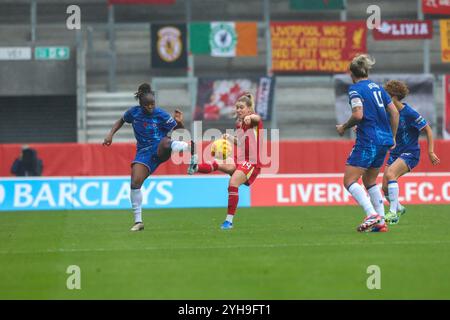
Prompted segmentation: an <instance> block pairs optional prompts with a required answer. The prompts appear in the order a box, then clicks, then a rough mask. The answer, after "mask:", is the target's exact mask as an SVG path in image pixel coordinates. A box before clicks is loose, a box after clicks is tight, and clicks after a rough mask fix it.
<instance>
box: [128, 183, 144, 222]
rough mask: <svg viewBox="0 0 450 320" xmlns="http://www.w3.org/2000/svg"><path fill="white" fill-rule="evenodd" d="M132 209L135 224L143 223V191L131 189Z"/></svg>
mask: <svg viewBox="0 0 450 320" xmlns="http://www.w3.org/2000/svg"><path fill="white" fill-rule="evenodd" d="M130 200H131V208H132V209H133V213H134V222H135V223H136V222H142V193H141V189H131V192H130Z"/></svg>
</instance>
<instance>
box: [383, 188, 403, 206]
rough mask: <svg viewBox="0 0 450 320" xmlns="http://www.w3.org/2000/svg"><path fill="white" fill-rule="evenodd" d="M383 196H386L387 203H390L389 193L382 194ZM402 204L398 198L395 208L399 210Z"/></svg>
mask: <svg viewBox="0 0 450 320" xmlns="http://www.w3.org/2000/svg"><path fill="white" fill-rule="evenodd" d="M399 194H400V188H399ZM384 196H385V197H386V200H387V201H388V202H389V203H391V199H389V195H388V194H385V195H384ZM397 200H398V198H397ZM403 208H404V207H403V205H402V204H401V203H400V200H398V202H397V210H398V211H401V210H403Z"/></svg>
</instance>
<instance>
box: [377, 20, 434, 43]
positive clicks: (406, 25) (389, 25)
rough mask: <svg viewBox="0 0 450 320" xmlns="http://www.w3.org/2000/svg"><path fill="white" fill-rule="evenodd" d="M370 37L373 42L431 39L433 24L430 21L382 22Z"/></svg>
mask: <svg viewBox="0 0 450 320" xmlns="http://www.w3.org/2000/svg"><path fill="white" fill-rule="evenodd" d="M372 35H373V38H374V39H375V40H402V39H406V40H410V39H431V38H433V23H432V21H430V20H427V21H421V20H409V21H392V20H391V21H383V23H381V25H380V27H379V28H378V29H374V30H373V31H372Z"/></svg>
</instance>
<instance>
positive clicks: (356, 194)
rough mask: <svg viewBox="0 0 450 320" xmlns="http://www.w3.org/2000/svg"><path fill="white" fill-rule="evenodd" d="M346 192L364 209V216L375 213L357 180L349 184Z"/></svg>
mask: <svg viewBox="0 0 450 320" xmlns="http://www.w3.org/2000/svg"><path fill="white" fill-rule="evenodd" d="M348 192H350V194H351V195H352V196H353V198H355V200H356V202H358V204H359V205H360V206H361V207H362V208H363V209H364V211H365V212H366V216H370V215H373V214H377V213H376V211H375V209H374V207H373V205H372V203H371V202H370V200H369V198H368V197H367V195H366V193H365V192H364V189H363V187H361V185H360V184H359V183H357V182H355V183H353V184H351V185H350V187H349V188H348Z"/></svg>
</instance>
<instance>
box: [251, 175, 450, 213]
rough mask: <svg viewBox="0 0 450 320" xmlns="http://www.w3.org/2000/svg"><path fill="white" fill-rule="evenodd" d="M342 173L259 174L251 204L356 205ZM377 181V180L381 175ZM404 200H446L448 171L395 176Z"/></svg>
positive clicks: (449, 181) (449, 185)
mask: <svg viewBox="0 0 450 320" xmlns="http://www.w3.org/2000/svg"><path fill="white" fill-rule="evenodd" d="M342 179H343V175H342V174H324V175H320V174H317V175H315V174H310V175H308V174H305V175H273V176H261V177H259V178H258V179H257V180H256V182H255V183H254V184H253V185H252V187H251V206H252V207H254V206H256V207H258V206H331V205H333V206H341V205H342V206H343V205H356V204H357V203H356V202H355V200H354V199H353V197H352V196H351V195H350V194H349V193H348V191H347V190H346V189H345V188H344V186H343V184H342ZM377 182H378V183H379V184H381V182H382V176H380V177H378V180H377ZM398 183H399V188H400V195H399V200H400V202H401V203H404V204H450V173H448V172H447V173H429V174H427V173H411V174H408V175H406V176H404V177H402V178H400V179H399V180H398Z"/></svg>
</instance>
